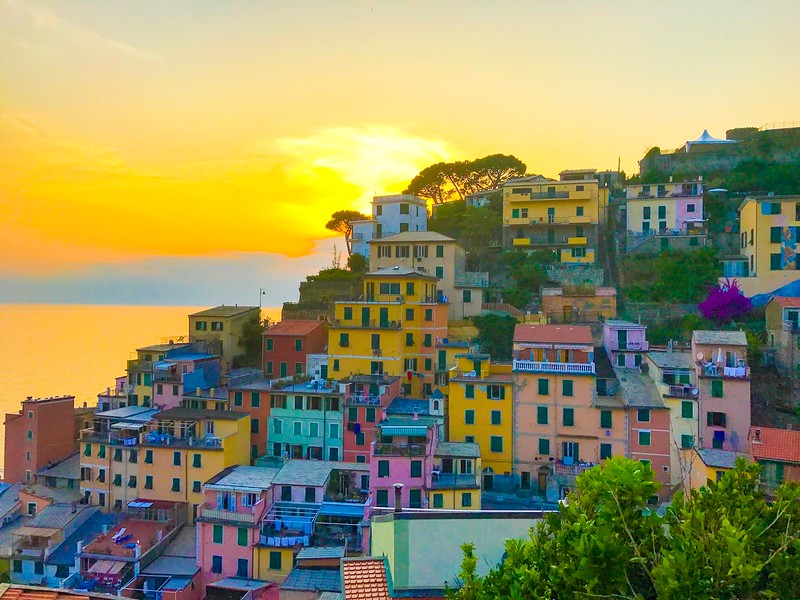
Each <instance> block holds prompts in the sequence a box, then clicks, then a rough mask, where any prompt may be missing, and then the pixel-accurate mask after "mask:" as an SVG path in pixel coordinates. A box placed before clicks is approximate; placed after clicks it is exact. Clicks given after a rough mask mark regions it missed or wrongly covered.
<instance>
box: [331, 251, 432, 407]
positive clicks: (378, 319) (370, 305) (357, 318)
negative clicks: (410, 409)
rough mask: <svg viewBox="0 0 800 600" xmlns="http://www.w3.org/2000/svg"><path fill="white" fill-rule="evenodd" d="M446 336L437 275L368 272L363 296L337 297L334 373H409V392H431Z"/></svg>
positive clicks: (394, 269) (409, 271)
mask: <svg viewBox="0 0 800 600" xmlns="http://www.w3.org/2000/svg"><path fill="white" fill-rule="evenodd" d="M445 337H447V303H446V302H443V301H442V297H441V296H440V295H439V292H438V289H437V279H436V277H434V276H432V275H425V274H423V273H420V272H419V271H415V270H414V269H411V268H408V267H391V268H385V269H378V270H376V271H372V272H370V273H368V274H367V275H365V277H364V295H363V299H360V300H353V301H342V302H337V303H336V306H335V310H334V322H333V325H332V326H331V327H330V328H329V330H328V366H329V369H328V370H329V373H330V375H331V377H334V378H345V377H349V376H350V375H357V374H360V375H364V374H374V373H384V374H386V375H394V376H401V377H403V378H404V380H405V381H404V383H403V391H402V393H403V394H405V395H412V396H417V397H419V396H420V395H430V394H431V393H432V392H433V385H434V369H435V365H434V359H435V358H436V355H435V349H436V348H435V346H436V341H437V339H438V338H445Z"/></svg>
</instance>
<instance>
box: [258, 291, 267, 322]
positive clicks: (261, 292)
mask: <svg viewBox="0 0 800 600" xmlns="http://www.w3.org/2000/svg"><path fill="white" fill-rule="evenodd" d="M258 292H259V294H258V318H259V319H260V318H261V298H262V297H263V296H266V295H267V290H265V289H264V288H258Z"/></svg>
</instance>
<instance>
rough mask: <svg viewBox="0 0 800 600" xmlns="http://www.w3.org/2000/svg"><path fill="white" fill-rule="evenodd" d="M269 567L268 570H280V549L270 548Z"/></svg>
mask: <svg viewBox="0 0 800 600" xmlns="http://www.w3.org/2000/svg"><path fill="white" fill-rule="evenodd" d="M269 569H270V571H280V570H281V552H280V550H270V553H269Z"/></svg>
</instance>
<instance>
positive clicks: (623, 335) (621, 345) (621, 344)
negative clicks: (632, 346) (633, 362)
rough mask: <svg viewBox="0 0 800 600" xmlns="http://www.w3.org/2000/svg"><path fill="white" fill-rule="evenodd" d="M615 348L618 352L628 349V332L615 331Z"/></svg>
mask: <svg viewBox="0 0 800 600" xmlns="http://www.w3.org/2000/svg"><path fill="white" fill-rule="evenodd" d="M617 348H618V349H619V350H626V349H627V348H628V330H627V329H618V330H617Z"/></svg>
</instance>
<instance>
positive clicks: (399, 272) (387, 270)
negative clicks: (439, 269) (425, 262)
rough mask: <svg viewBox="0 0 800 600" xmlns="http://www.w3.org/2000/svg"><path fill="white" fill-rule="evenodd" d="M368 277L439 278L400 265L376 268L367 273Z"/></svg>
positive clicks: (434, 279) (433, 279)
mask: <svg viewBox="0 0 800 600" xmlns="http://www.w3.org/2000/svg"><path fill="white" fill-rule="evenodd" d="M366 277H416V278H417V279H430V280H432V281H436V280H437V278H436V277H434V276H433V275H426V274H425V273H420V272H419V271H417V270H416V269H411V268H409V267H400V266H397V265H395V266H394V267H383V268H380V269H375V270H374V271H370V272H369V273H367V274H366Z"/></svg>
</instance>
